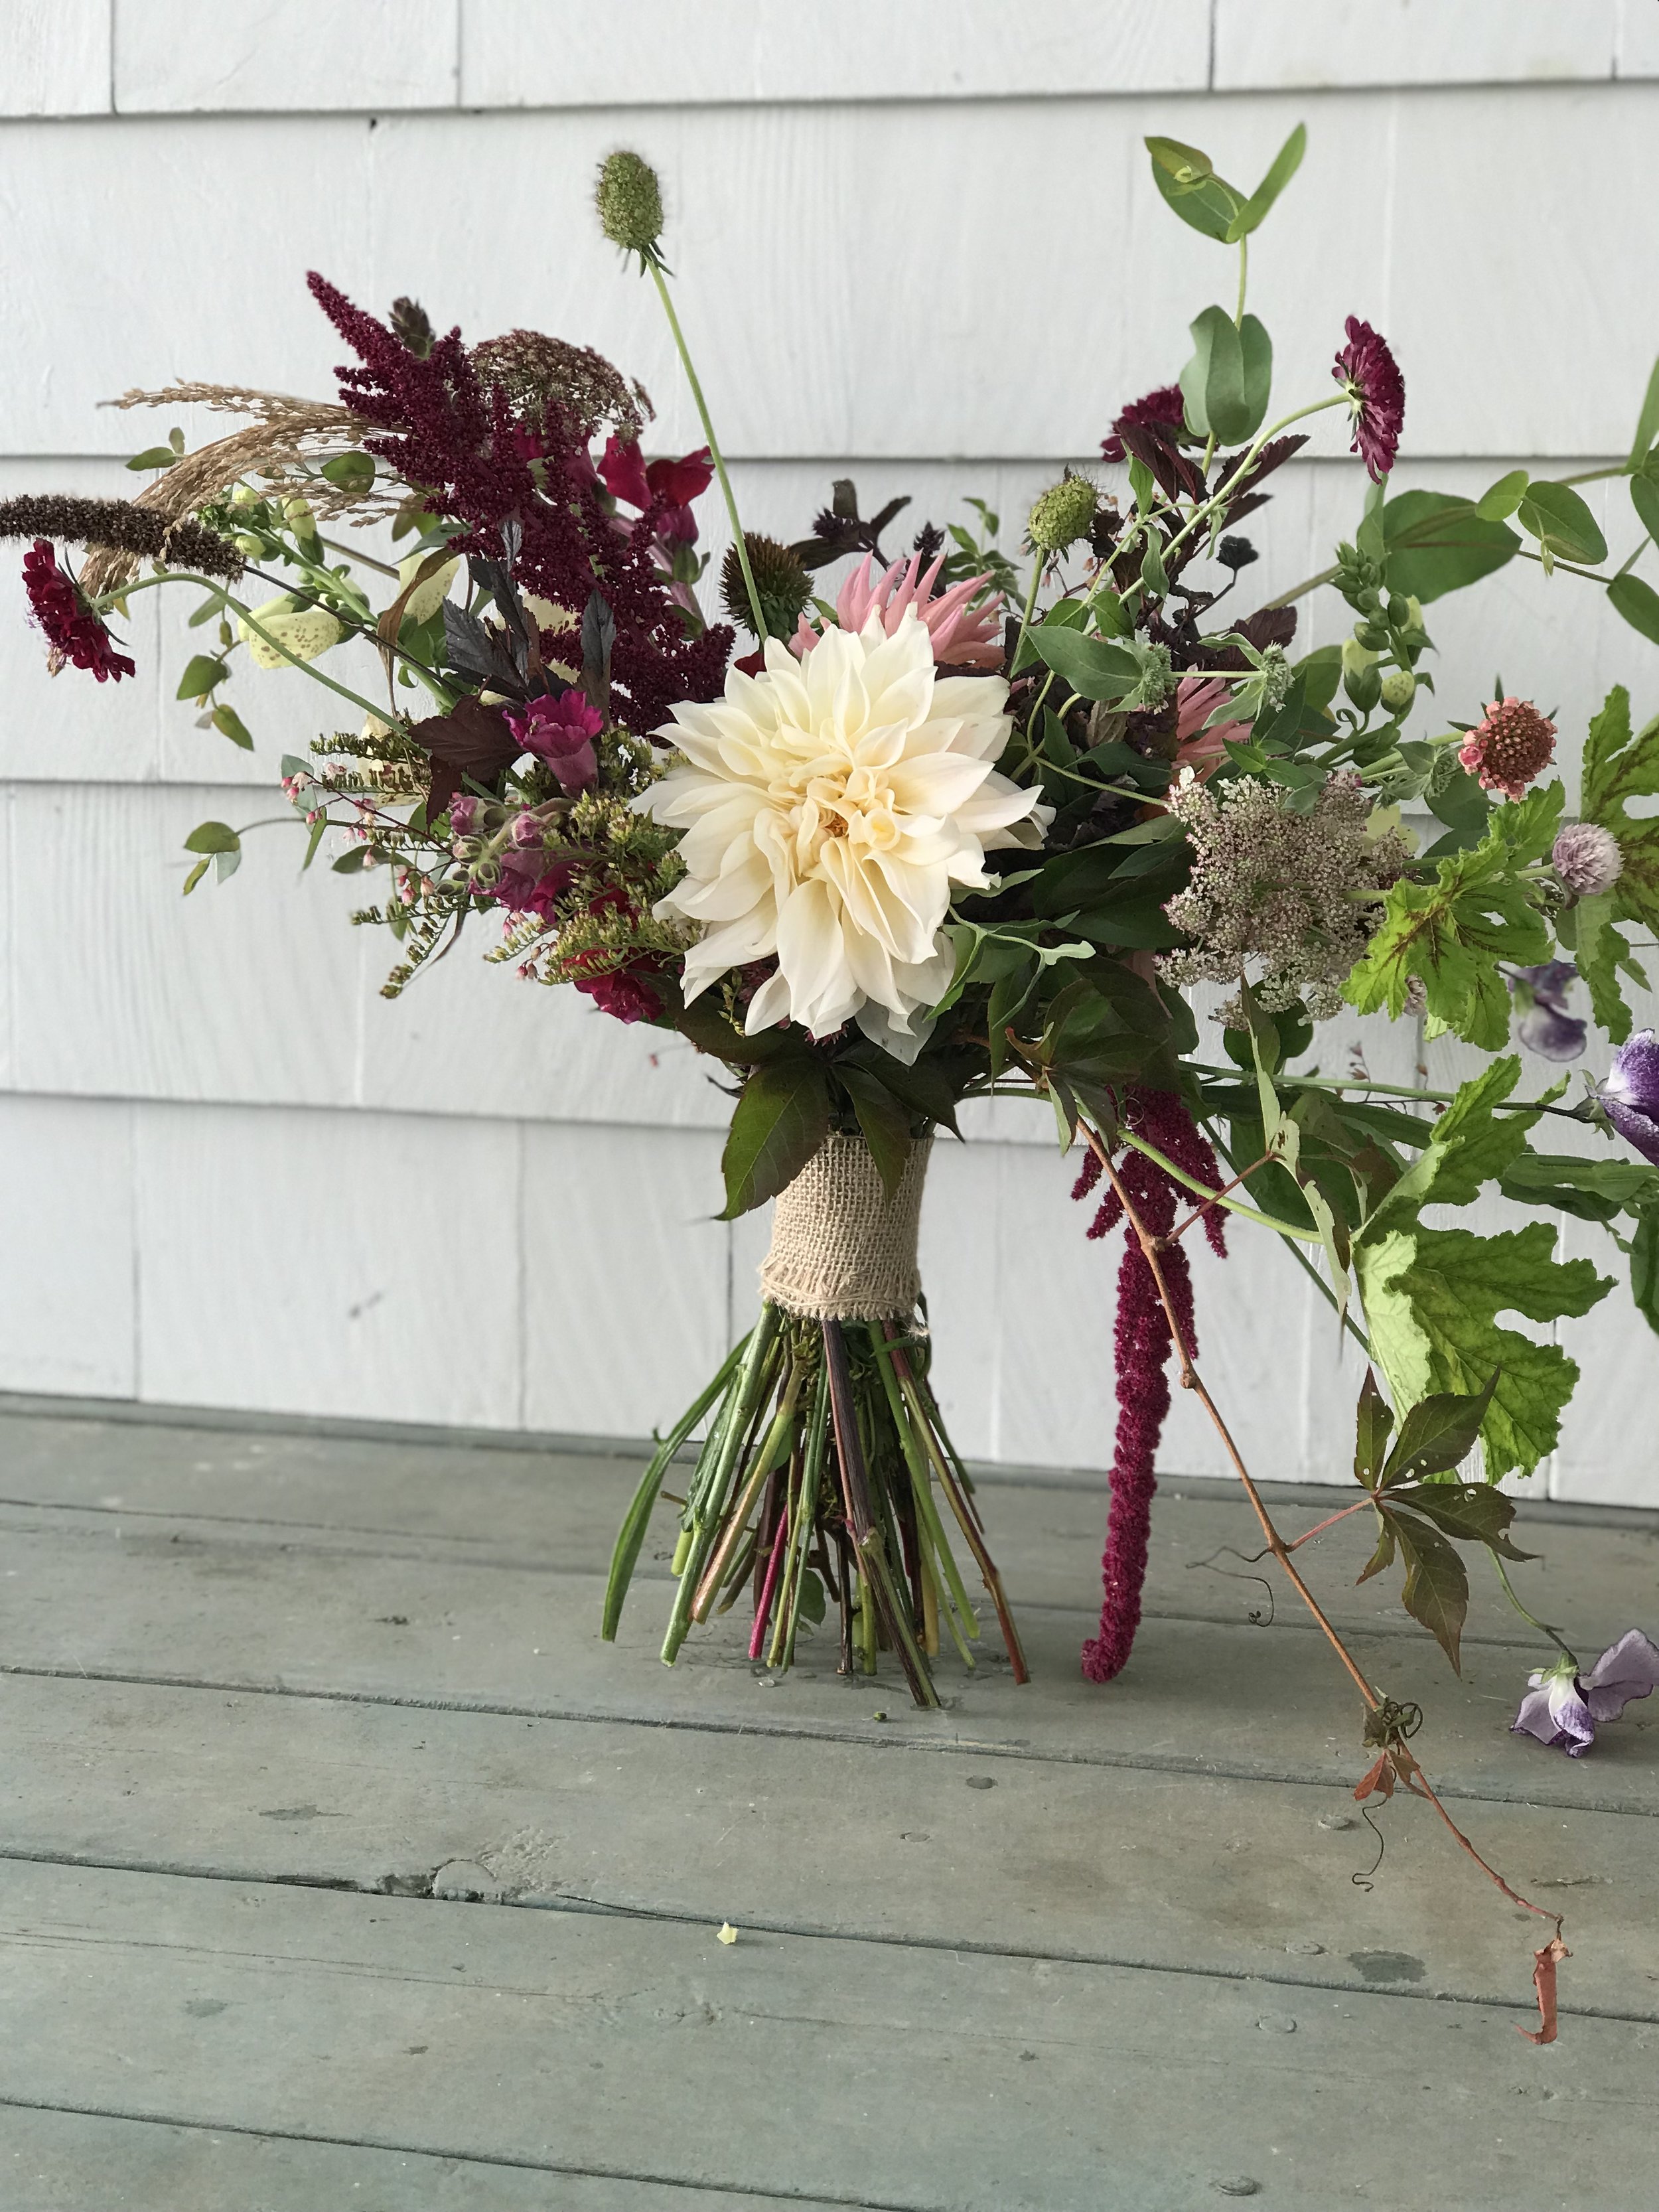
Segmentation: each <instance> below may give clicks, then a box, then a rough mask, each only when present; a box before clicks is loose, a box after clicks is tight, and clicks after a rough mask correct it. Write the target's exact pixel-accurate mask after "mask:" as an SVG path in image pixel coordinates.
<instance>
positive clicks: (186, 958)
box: [11, 784, 372, 1105]
mask: <svg viewBox="0 0 1659 2212" xmlns="http://www.w3.org/2000/svg"><path fill="white" fill-rule="evenodd" d="M228 800H230V801H232V802H235V794H228V793H224V792H222V791H211V790H208V791H193V790H190V789H181V790H164V789H161V788H158V787H155V786H150V787H145V788H143V789H140V790H126V791H121V790H110V789H107V788H104V787H100V786H98V785H95V784H94V785H85V786H82V787H76V786H73V785H57V786H46V787H42V786H20V787H16V788H15V791H14V794H13V804H12V813H13V832H12V840H13V842H12V849H13V854H14V867H13V891H12V926H13V929H14V932H15V937H14V942H13V946H12V953H11V958H12V963H13V975H14V981H15V993H16V997H15V1005H14V1007H13V1013H12V1026H13V1038H14V1048H13V1049H14V1058H13V1066H12V1081H13V1082H14V1084H15V1085H17V1087H18V1088H20V1089H22V1090H26V1091H66V1092H74V1093H80V1094H83V1095H84V1094H91V1095H94V1096H96V1095H100V1094H101V1095H104V1096H125V1097H159V1098H184V1099H192V1098H204V1097H205V1098H216V1099H231V1100H236V1099H240V1100H242V1101H246V1102H247V1103H256V1102H258V1101H261V1100H267V1099H271V1100H283V1101H289V1102H294V1103H323V1104H332V1105H342V1104H349V1103H352V1101H353V1099H354V1098H355V1097H356V1071H357V1064H358V1056H359V1051H360V1044H359V1027H360V1022H361V1018H362V1003H363V997H364V994H363V990H362V983H361V981H360V975H361V969H362V939H361V938H359V937H358V936H357V935H356V934H355V933H352V932H351V931H349V929H348V928H347V927H346V926H345V916H346V912H347V910H348V909H349V907H350V906H351V905H352V904H354V903H356V902H357V901H359V900H360V899H361V898H362V882H361V879H359V878H350V879H349V880H348V879H347V878H341V877H335V876H332V875H331V874H330V873H329V872H327V871H326V870H325V869H323V868H319V869H317V870H316V871H314V872H313V874H312V875H310V876H309V877H307V878H306V880H305V884H304V886H303V888H302V889H301V890H295V882H294V878H295V871H296V870H297V867H298V865H299V860H300V854H301V847H300V842H299V840H298V839H297V837H293V838H290V836H289V833H287V832H285V831H283V830H281V829H270V830H265V831H263V832H260V833H258V834H257V835H255V836H252V837H251V838H250V839H249V840H248V842H247V845H246V859H245V860H244V862H243V865H242V868H241V872H240V874H239V875H238V876H236V877H235V878H234V879H233V880H232V881H231V882H229V883H227V884H218V883H216V882H214V881H212V880H211V879H210V880H208V881H205V882H204V883H203V884H200V885H199V886H198V887H197V890H196V891H195V893H194V894H193V895H192V896H191V897H190V898H189V899H187V900H186V899H182V898H181V897H180V896H179V890H180V887H181V885H182V884H183V881H184V877H185V870H186V869H187V867H188V866H190V865H191V858H190V855H189V854H186V853H185V852H184V851H183V849H182V848H183V843H184V840H185V836H186V835H187V834H188V833H189V831H190V830H191V829H193V828H194V826H195V825H196V823H198V822H200V821H202V820H203V819H204V818H210V819H214V818H217V819H224V818H227V817H228V819H229V820H230V821H231V822H232V823H236V824H240V823H246V822H247V821H248V820H249V819H250V818H251V817H252V816H253V815H254V814H255V812H256V811H259V812H268V811H270V805H269V802H268V801H255V802H254V803H253V804H252V805H250V804H248V803H247V802H246V800H243V801H241V802H240V803H231V804H227V801H228ZM371 881H372V879H371ZM239 892H240V893H242V894H243V895H242V896H237V894H238V893H239ZM250 894H251V895H250Z"/></svg>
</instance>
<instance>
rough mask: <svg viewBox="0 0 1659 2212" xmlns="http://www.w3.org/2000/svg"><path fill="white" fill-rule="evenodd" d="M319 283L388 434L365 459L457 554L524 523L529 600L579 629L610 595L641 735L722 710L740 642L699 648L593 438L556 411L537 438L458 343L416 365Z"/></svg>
mask: <svg viewBox="0 0 1659 2212" xmlns="http://www.w3.org/2000/svg"><path fill="white" fill-rule="evenodd" d="M306 281H307V283H308V284H309V285H310V287H311V291H312V295H313V297H314V299H315V300H316V301H317V303H318V305H319V307H321V308H322V310H323V312H324V313H325V315H326V316H327V317H328V319H329V320H330V321H331V323H332V324H333V325H334V327H335V329H336V330H337V331H339V333H340V335H341V337H343V338H344V339H345V341H346V343H348V344H349V346H350V347H351V348H352V349H353V351H354V352H355V353H356V355H357V356H358V358H359V359H360V360H361V361H362V363H363V366H362V368H342V369H340V370H339V371H337V376H338V380H339V386H340V392H341V396H342V398H343V399H344V400H345V401H346V404H348V405H349V406H350V407H351V408H352V409H353V410H355V411H356V413H357V414H358V415H360V416H362V417H363V418H364V419H365V420H366V421H368V422H373V423H374V424H376V425H377V426H378V428H379V430H380V435H378V436H375V437H372V438H366V439H365V440H364V441H363V443H364V445H365V447H367V448H368V451H369V452H370V453H374V454H376V455H377V456H379V457H380V459H383V460H386V461H387V462H389V463H390V465H392V468H394V469H395V470H396V471H398V474H399V475H400V476H402V477H404V479H405V481H406V482H408V483H415V484H420V485H421V486H422V487H423V488H424V489H427V490H428V491H429V492H430V493H431V495H432V498H431V504H432V505H433V506H435V507H439V508H441V510H442V511H443V512H444V513H447V514H451V515H453V516H455V517H457V518H458V519H459V520H461V521H463V522H465V523H466V524H467V525H468V526H469V528H468V531H467V533H466V535H465V536H464V537H459V538H452V539H451V541H450V544H451V548H452V550H453V551H455V552H457V553H463V554H465V553H481V554H484V555H487V556H491V557H499V556H500V554H501V536H500V532H501V525H502V524H503V523H505V522H507V521H516V522H517V523H518V524H519V525H520V527H521V528H522V530H523V532H524V538H523V544H522V547H521V549H520V553H519V556H518V558H517V561H516V562H515V564H514V572H513V573H514V575H515V577H516V580H517V581H518V583H519V585H520V588H521V589H523V590H525V591H528V592H536V593H537V594H538V595H539V596H540V597H541V598H543V599H550V600H552V601H553V602H554V603H555V604H556V605H560V606H565V607H568V608H569V609H570V610H571V611H572V612H573V613H574V614H577V615H580V613H581V611H582V610H583V609H584V608H585V607H586V605H587V602H588V598H589V596H590V594H591V593H592V592H593V591H594V590H595V589H598V590H599V592H602V593H603V594H604V596H605V602H606V604H607V605H608V606H609V607H610V609H611V615H612V617H614V619H615V622H616V625H617V635H616V643H615V645H614V647H612V651H611V678H612V681H613V683H614V684H616V686H617V690H618V691H619V692H620V693H621V694H622V695H623V696H622V698H621V699H620V700H619V701H618V704H619V705H620V706H622V707H623V711H624V715H625V719H626V720H627V722H628V725H629V727H630V728H632V729H633V730H635V732H637V733H639V734H641V735H643V734H644V733H645V732H647V731H649V730H651V729H652V728H653V727H654V726H655V725H656V724H658V723H659V722H662V721H665V720H666V719H667V716H668V710H669V708H671V706H672V705H673V704H674V703H675V702H676V701H677V700H681V699H713V698H716V697H718V696H719V694H720V688H721V685H722V684H723V683H724V682H725V678H726V657H727V655H728V653H730V651H731V648H732V632H731V630H730V629H727V628H726V627H725V625H724V624H720V625H717V626H716V627H714V628H713V629H708V630H705V631H704V632H703V634H702V636H700V637H688V636H687V635H686V634H685V625H684V623H683V622H682V621H681V619H680V613H679V610H678V607H677V606H676V605H675V604H674V601H673V599H672V598H671V596H670V592H669V588H668V586H667V584H666V583H665V580H664V579H663V577H662V576H661V575H660V574H659V571H658V569H657V567H656V565H655V563H654V562H653V558H652V552H651V548H652V542H653V537H654V536H655V533H656V524H655V522H654V521H653V519H652V517H651V516H649V515H642V516H641V518H640V520H639V521H638V522H637V523H635V525H634V526H633V527H632V528H631V529H629V530H626V531H623V532H618V531H617V527H616V523H615V519H614V517H613V516H612V515H611V513H610V512H609V510H608V508H607V506H606V504H605V497H604V495H603V491H602V488H601V486H600V483H599V477H598V476H597V474H596V473H595V471H594V468H593V464H592V459H591V457H590V455H589V453H588V450H587V445H586V437H585V435H584V432H583V429H582V427H581V425H580V423H578V422H574V419H572V418H570V417H568V416H565V415H562V413H561V412H560V410H558V409H557V408H556V406H554V405H552V404H548V405H547V406H546V408H545V410H544V412H542V413H541V414H539V415H538V417H537V419H536V422H535V425H534V428H533V431H527V430H526V424H525V423H524V422H522V421H521V420H520V418H519V417H518V416H516V415H515V414H514V412H513V397H512V393H511V392H510V391H509V390H508V389H507V387H506V386H501V385H496V386H492V387H490V388H489V389H486V387H485V386H484V385H483V383H482V382H481V380H480V378H479V374H478V371H477V368H476V366H475V365H474V362H473V361H472V360H471V357H470V356H469V355H468V353H467V349H466V348H465V346H464V345H463V344H462V343H461V334H460V332H459V330H453V331H449V332H448V334H447V336H446V337H441V338H437V339H435V340H434V342H433V343H432V346H431V349H430V350H429V351H428V352H427V353H426V354H424V355H422V354H417V353H413V352H411V351H410V349H409V348H408V347H407V346H405V345H404V344H403V343H402V342H401V341H400V340H399V339H398V337H396V335H395V334H394V333H393V332H392V331H390V330H388V329H387V328H386V325H384V324H383V323H379V322H377V321H376V320H375V319H374V316H373V315H370V314H366V313H364V312H363V310H362V308H361V307H354V306H353V305H352V303H351V301H349V300H348V299H347V298H346V296H345V295H344V294H343V292H341V291H338V290H337V289H336V288H335V287H334V286H333V285H332V284H331V283H328V281H327V279H326V278H325V277H322V276H318V275H317V274H316V273H315V272H314V271H313V273H312V275H311V276H308V277H307V280H306Z"/></svg>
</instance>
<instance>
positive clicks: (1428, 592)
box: [1362, 491, 1521, 606]
mask: <svg viewBox="0 0 1659 2212" xmlns="http://www.w3.org/2000/svg"><path fill="white" fill-rule="evenodd" d="M1381 526H1382V534H1383V546H1384V548H1385V550H1386V551H1387V553H1388V556H1389V586H1390V587H1391V588H1392V589H1393V590H1395V591H1396V592H1407V593H1408V594H1409V595H1410V596H1411V597H1412V598H1413V599H1417V600H1418V601H1419V603H1420V604H1421V605H1424V606H1426V605H1428V603H1429V601H1430V600H1431V599H1440V598H1442V597H1443V595H1444V593H1446V592H1461V591H1462V590H1463V588H1464V587H1465V586H1467V585H1469V584H1478V583H1479V582H1480V579H1481V578H1482V577H1483V576H1489V575H1491V574H1492V571H1493V569H1494V568H1502V567H1503V566H1504V562H1506V561H1512V560H1513V559H1514V557H1515V556H1516V552H1517V551H1518V550H1520V545H1521V540H1520V539H1519V538H1517V537H1516V534H1515V532H1514V531H1512V530H1511V529H1510V527H1509V526H1508V524H1507V523H1504V522H1488V521H1486V520H1485V519H1484V518H1483V517H1482V516H1480V514H1478V513H1476V512H1475V509H1474V504H1473V502H1472V501H1468V500H1467V499H1457V498H1454V497H1453V496H1452V495H1451V494H1450V493H1449V492H1443V491H1402V492H1401V494H1400V495H1398V497H1397V498H1395V499H1391V500H1389V501H1385V503H1384V505H1383V511H1382V516H1381ZM1362 550H1364V549H1363V548H1362Z"/></svg>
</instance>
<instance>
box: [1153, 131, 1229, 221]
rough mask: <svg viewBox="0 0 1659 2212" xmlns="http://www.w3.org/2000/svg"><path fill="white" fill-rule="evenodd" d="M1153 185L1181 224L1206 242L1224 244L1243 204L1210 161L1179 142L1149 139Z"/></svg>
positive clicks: (1197, 150)
mask: <svg viewBox="0 0 1659 2212" xmlns="http://www.w3.org/2000/svg"><path fill="white" fill-rule="evenodd" d="M1146 150H1147V152H1148V153H1149V154H1150V155H1152V182H1153V183H1154V184H1155V185H1157V186H1158V191H1159V192H1160V193H1161V194H1162V196H1163V197H1164V200H1165V201H1166V202H1167V204H1169V205H1170V207H1171V208H1173V209H1174V210H1175V212H1176V214H1177V215H1178V216H1180V217H1181V220H1182V222H1184V223H1188V224H1190V226H1191V227H1192V228H1193V229H1194V230H1196V231H1199V232H1201V233H1202V234H1203V235H1204V236H1205V237H1206V238H1213V239H1215V240H1218V241H1225V239H1226V236H1227V233H1228V231H1229V229H1230V228H1231V226H1232V223H1233V222H1234V221H1235V219H1236V218H1237V215H1238V213H1239V210H1240V209H1241V208H1242V207H1243V200H1242V198H1241V197H1240V195H1239V194H1238V193H1237V192H1236V191H1234V190H1233V187H1232V186H1231V185H1230V184H1228V183H1227V182H1226V181H1225V179H1223V178H1220V177H1218V176H1217V174H1216V173H1215V171H1214V170H1213V169H1212V167H1211V166H1210V157H1209V155H1207V154H1204V153H1200V151H1199V149H1198V148H1197V147H1196V146H1183V145H1182V143H1181V141H1180V140H1179V139H1178V138H1148V139H1147V141H1146Z"/></svg>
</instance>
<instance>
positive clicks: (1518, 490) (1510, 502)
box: [1474, 469, 1532, 522]
mask: <svg viewBox="0 0 1659 2212" xmlns="http://www.w3.org/2000/svg"><path fill="white" fill-rule="evenodd" d="M1531 481H1532V479H1531V477H1529V476H1528V473H1527V471H1525V469H1511V470H1510V472H1509V474H1508V475H1507V476H1506V477H1498V482H1497V483H1495V484H1492V485H1489V486H1488V488H1487V489H1486V490H1485V491H1483V492H1482V493H1481V495H1480V498H1479V499H1478V500H1476V501H1475V502H1474V511H1475V513H1477V514H1478V515H1479V516H1480V519H1481V520H1482V521H1483V522H1507V521H1508V520H1509V519H1510V515H1512V514H1513V513H1515V510H1516V507H1519V506H1520V504H1521V501H1522V497H1523V496H1524V495H1525V492H1526V489H1527V486H1528V484H1529V483H1531Z"/></svg>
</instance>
